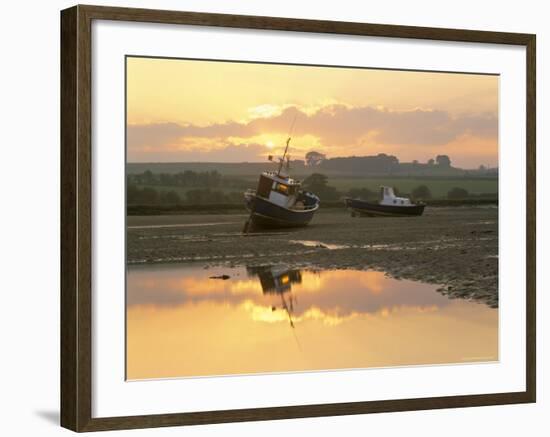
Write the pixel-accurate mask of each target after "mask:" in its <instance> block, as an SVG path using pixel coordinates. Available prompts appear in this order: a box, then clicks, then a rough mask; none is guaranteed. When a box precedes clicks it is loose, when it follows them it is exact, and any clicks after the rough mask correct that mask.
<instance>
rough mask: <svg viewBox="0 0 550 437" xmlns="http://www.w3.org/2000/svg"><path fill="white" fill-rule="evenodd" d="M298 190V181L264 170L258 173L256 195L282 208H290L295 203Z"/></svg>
mask: <svg viewBox="0 0 550 437" xmlns="http://www.w3.org/2000/svg"><path fill="white" fill-rule="evenodd" d="M299 190H300V181H297V180H295V179H291V178H289V177H285V176H281V175H279V174H277V173H275V172H267V171H266V172H263V173H262V174H261V175H260V180H259V182H258V188H257V190H256V195H257V196H261V197H263V198H264V199H267V200H269V201H270V202H271V203H274V204H276V205H279V206H282V207H283V208H292V207H294V206H295V204H296V200H297V197H298V194H299Z"/></svg>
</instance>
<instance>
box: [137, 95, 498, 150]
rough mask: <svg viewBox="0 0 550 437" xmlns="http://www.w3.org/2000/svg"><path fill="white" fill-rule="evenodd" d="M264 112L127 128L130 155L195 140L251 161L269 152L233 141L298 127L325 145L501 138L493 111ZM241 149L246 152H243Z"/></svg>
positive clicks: (332, 107)
mask: <svg viewBox="0 0 550 437" xmlns="http://www.w3.org/2000/svg"><path fill="white" fill-rule="evenodd" d="M264 106H265V107H267V106H268V105H264ZM265 112H266V113H269V114H270V115H267V116H262V117H257V118H254V119H252V120H250V121H246V122H236V121H229V122H224V123H212V124H209V125H205V126H197V125H193V124H177V123H157V124H141V125H140V124H133V125H128V147H129V150H130V152H131V153H132V152H133V151H139V150H141V151H142V152H145V151H150V152H158V148H159V147H160V148H162V147H168V148H171V149H173V150H176V149H179V150H180V151H182V152H183V151H186V150H188V149H189V147H188V148H187V149H186V148H185V147H182V144H186V143H187V144H188V145H189V144H190V141H191V140H190V139H195V140H200V139H203V140H210V141H213V142H218V143H219V144H220V145H223V144H225V145H224V146H218V147H215V149H217V150H219V151H220V153H222V154H223V159H224V160H225V158H227V157H228V156H230V155H228V153H231V154H233V153H235V154H237V155H239V156H242V158H243V159H244V160H246V159H249V158H250V157H253V156H257V155H260V154H261V153H262V152H264V154H265V150H262V151H260V149H261V148H263V146H261V145H259V144H255V145H252V144H246V143H243V144H240V145H239V144H233V145H230V144H228V143H229V142H230V140H229V139H230V138H231V137H233V138H234V137H238V138H245V139H246V138H252V137H255V136H258V135H262V134H266V133H270V134H280V135H286V134H288V131H289V128H290V126H291V125H292V124H293V123H294V130H293V135H294V136H305V135H310V136H314V137H316V138H318V139H319V142H320V143H321V144H322V145H323V146H326V147H345V146H347V147H349V146H354V145H358V144H360V143H361V141H362V140H363V139H365V138H368V139H369V142H371V143H375V144H379V145H401V146H411V145H414V146H442V145H446V144H449V143H451V142H453V141H455V140H456V139H457V138H460V137H462V136H464V135H468V136H470V137H478V138H481V139H487V138H494V139H495V140H496V138H497V132H498V119H497V116H496V115H495V114H491V113H481V114H461V115H452V114H450V113H449V112H447V111H443V110H431V109H420V108H419V109H414V110H408V111H393V110H390V109H387V108H378V107H371V106H349V105H344V104H327V105H325V106H322V107H319V108H318V109H317V110H315V111H308V110H307V109H304V108H299V107H297V106H289V107H285V108H284V109H282V110H281V111H280V112H279V111H276V110H275V109H274V108H272V107H271V106H269V111H265ZM224 147H225V153H224V152H223V150H224ZM241 147H244V148H245V149H247V151H246V152H245V153H239V150H240V148H241ZM206 150H208V151H211V149H206ZM251 151H253V153H250V152H251ZM254 153H256V155H254ZM220 156H221V155H220ZM186 158H187V156H186ZM245 158H246V159H245Z"/></svg>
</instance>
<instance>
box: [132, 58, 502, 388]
mask: <svg viewBox="0 0 550 437" xmlns="http://www.w3.org/2000/svg"><path fill="white" fill-rule="evenodd" d="M125 63H126V65H125V85H126V88H125V99H126V102H125V104H126V138H125V141H126V147H125V150H126V174H125V178H126V205H125V209H126V379H127V380H129V381H131V380H147V379H161V378H188V377H207V376H210V377H212V376H229V375H253V374H266V373H283V372H320V371H335V370H351V369H372V368H387V367H398V366H441V365H449V364H453V365H456V364H469V363H484V362H498V361H499V294H498V283H499V234H498V225H499V214H498V211H499V210H498V200H499V135H498V134H499V79H500V78H499V75H498V74H484V73H479V72H475V73H471V72H442V71H421V70H396V69H381V68H366V67H357V66H353V65H344V66H340V65H306V64H303V65H302V64H278V63H260V62H244V61H233V60H227V61H225V60H209V59H190V58H161V57H145V56H126V58H125Z"/></svg>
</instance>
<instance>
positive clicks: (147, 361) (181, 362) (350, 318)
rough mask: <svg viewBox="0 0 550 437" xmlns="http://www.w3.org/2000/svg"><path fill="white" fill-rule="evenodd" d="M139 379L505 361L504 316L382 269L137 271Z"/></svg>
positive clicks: (135, 369)
mask: <svg viewBox="0 0 550 437" xmlns="http://www.w3.org/2000/svg"><path fill="white" fill-rule="evenodd" d="M127 274H128V277H127V296H126V301H127V310H126V311H127V319H126V323H127V341H126V348H127V349H126V365H127V368H126V373H127V378H128V379H129V380H132V379H149V378H171V377H191V376H208V375H230V374H250V373H268V372H293V371H308V370H332V369H350V368H369V367H387V366H406V365H426V364H447V363H449V364H450V363H467V362H479V361H495V360H498V309H492V308H489V307H488V306H485V305H483V304H480V303H475V302H470V301H467V300H458V299H455V300H451V299H448V298H447V297H445V296H443V295H441V294H440V293H438V292H437V291H436V288H437V286H436V285H433V284H425V283H420V282H414V281H408V280H396V279H392V278H389V277H387V276H385V274H384V273H382V272H375V271H358V270H322V271H316V270H296V269H289V268H288V267H285V266H280V265H279V266H266V267H255V268H251V267H247V268H245V267H210V268H207V267H206V266H203V265H198V264H165V265H136V266H128V270H127Z"/></svg>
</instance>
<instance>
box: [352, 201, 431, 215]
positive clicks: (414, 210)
mask: <svg viewBox="0 0 550 437" xmlns="http://www.w3.org/2000/svg"><path fill="white" fill-rule="evenodd" d="M345 202H346V206H347V207H348V208H349V209H351V210H352V211H353V212H355V213H357V214H360V215H363V216H367V217H415V216H420V215H422V213H423V212H424V207H425V205H423V204H419V205H410V206H402V205H380V204H379V203H372V202H366V201H364V200H359V199H345Z"/></svg>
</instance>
